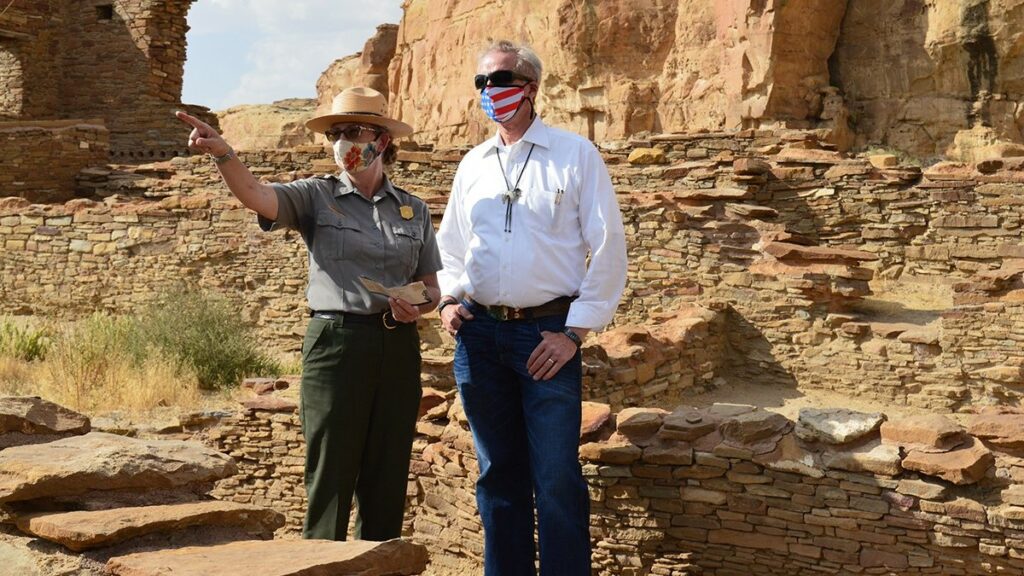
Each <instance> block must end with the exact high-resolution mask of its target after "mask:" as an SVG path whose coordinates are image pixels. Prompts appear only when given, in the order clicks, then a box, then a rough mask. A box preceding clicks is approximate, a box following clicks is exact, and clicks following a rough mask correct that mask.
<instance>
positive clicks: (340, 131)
mask: <svg viewBox="0 0 1024 576" xmlns="http://www.w3.org/2000/svg"><path fill="white" fill-rule="evenodd" d="M363 132H369V133H371V134H373V137H374V138H376V137H377V136H380V135H381V132H382V131H381V130H380V129H379V128H370V127H368V126H360V125H358V124H353V125H351V126H345V127H344V128H331V129H330V130H328V131H326V132H324V136H327V140H328V141H329V142H331V143H334V142H337V141H338V140H339V139H340V138H344V139H345V140H348V141H349V142H355V141H356V140H358V139H359V137H360V136H362V135H363Z"/></svg>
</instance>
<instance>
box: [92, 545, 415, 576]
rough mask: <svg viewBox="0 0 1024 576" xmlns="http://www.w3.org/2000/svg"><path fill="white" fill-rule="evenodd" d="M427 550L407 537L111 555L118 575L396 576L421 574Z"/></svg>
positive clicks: (112, 568) (113, 571)
mask: <svg viewBox="0 0 1024 576" xmlns="http://www.w3.org/2000/svg"><path fill="white" fill-rule="evenodd" d="M426 566H427V549H426V548H425V547H424V546H421V545H419V544H413V543H411V542H406V541H404V540H398V539H396V540H388V541H387V542H366V541H362V540H355V541H351V542H333V541H330V540H271V541H246V542H232V543H230V544H223V545H220V546H203V547H200V546H190V547H187V548H179V549H177V550H162V551H157V552H143V553H139V554H129V555H127V556H118V557H115V558H111V559H110V561H109V562H107V570H108V571H110V573H111V574H114V575H115V576H210V575H211V574H216V575H217V576H392V575H395V576H397V575H403V576H404V575H412V574H420V573H422V572H423V570H424V569H425V568H426Z"/></svg>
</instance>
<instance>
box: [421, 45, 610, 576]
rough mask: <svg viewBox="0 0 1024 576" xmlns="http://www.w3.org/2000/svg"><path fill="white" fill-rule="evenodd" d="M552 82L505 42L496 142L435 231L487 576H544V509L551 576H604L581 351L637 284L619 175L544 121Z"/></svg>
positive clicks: (461, 181) (490, 77)
mask: <svg viewBox="0 0 1024 576" xmlns="http://www.w3.org/2000/svg"><path fill="white" fill-rule="evenodd" d="M540 78H541V62H540V59H539V58H538V57H537V55H536V54H534V53H533V51H532V50H530V49H529V48H527V47H524V46H517V45H515V44H512V43H510V42H506V41H501V42H496V43H495V44H493V45H491V46H490V47H489V48H488V49H487V51H486V52H485V53H484V55H483V56H482V57H481V59H480V61H479V63H478V74H477V76H476V78H475V85H476V88H477V90H479V91H480V93H481V107H482V108H483V110H484V112H485V113H486V114H487V115H488V116H489V117H491V119H493V120H494V121H495V122H497V128H498V130H497V134H496V135H495V136H494V137H493V138H491V139H489V140H487V141H486V142H484V143H483V144H481V145H479V146H477V147H476V148H474V149H473V150H471V151H470V152H469V153H468V154H467V155H466V157H465V158H463V160H462V163H461V164H460V165H459V169H458V171H457V172H456V174H455V181H454V182H453V184H452V192H451V196H450V197H449V200H448V207H447V208H446V210H445V213H444V219H443V220H442V221H441V227H440V230H439V231H438V233H437V241H438V245H439V247H440V250H441V260H442V263H443V266H444V268H443V270H441V271H440V272H439V273H438V280H439V283H440V286H441V293H442V294H444V295H445V296H444V297H442V298H441V303H440V306H439V307H438V309H439V311H440V315H441V321H442V323H443V324H444V326H445V328H446V329H447V330H448V331H449V332H451V333H452V334H454V335H455V338H456V349H455V379H456V382H457V383H458V387H459V393H460V395H461V397H462V403H463V406H464V407H465V411H466V417H467V418H468V420H469V424H470V428H471V430H472V432H473V440H474V443H475V445H476V452H477V458H478V460H479V464H480V477H479V479H478V480H477V484H476V488H477V504H478V506H479V508H480V515H481V518H482V520H483V525H484V570H485V574H486V576H519V575H533V574H535V568H534V562H535V558H536V553H535V547H534V539H533V530H534V513H533V510H534V504H536V508H537V532H538V540H539V548H540V570H541V574H542V575H546V576H577V575H578V576H589V575H590V573H591V571H590V533H589V515H590V499H589V495H588V492H587V485H586V482H585V481H584V480H583V474H582V471H581V469H580V464H579V431H580V418H581V416H580V411H581V408H580V406H581V401H582V393H581V381H582V366H581V359H580V352H579V348H580V345H581V342H582V340H583V338H585V337H586V335H587V333H588V332H590V331H591V330H600V329H601V328H603V327H604V326H605V325H606V324H607V323H608V322H609V321H610V320H611V319H612V316H613V314H614V313H615V309H616V307H617V305H618V301H619V299H620V298H621V296H622V291H623V288H624V287H625V283H626V243H625V234H624V232H623V228H622V218H621V215H620V213H619V206H618V203H617V202H616V200H615V192H614V190H613V189H612V182H611V178H610V177H609V176H608V170H607V168H606V167H605V165H604V162H603V161H602V160H601V156H600V155H599V154H598V152H597V149H596V148H595V147H594V145H593V144H592V143H591V142H590V141H588V140H587V139H585V138H582V137H580V136H578V135H576V134H573V133H570V132H566V131H564V130H559V129H556V128H551V127H548V126H546V125H544V123H543V122H542V121H541V119H540V118H539V117H538V116H537V115H536V112H535V110H534V100H535V98H536V96H537V92H538V90H539V89H540V85H539V81H540ZM588 255H589V265H588V261H587V258H588Z"/></svg>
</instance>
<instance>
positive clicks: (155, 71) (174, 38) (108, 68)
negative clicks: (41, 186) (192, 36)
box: [0, 0, 191, 195]
mask: <svg viewBox="0 0 1024 576" xmlns="http://www.w3.org/2000/svg"><path fill="white" fill-rule="evenodd" d="M190 7H191V1H190V0H188V1H181V2H178V1H171V0H105V1H103V0H75V1H73V2H57V1H56V0H26V1H19V2H16V3H14V4H13V5H12V7H11V9H10V10H8V11H7V12H6V13H5V14H4V15H3V16H2V17H0V88H3V90H0V94H3V96H2V97H0V117H3V118H7V119H12V120H21V121H29V120H32V121H42V120H57V119H80V118H101V119H103V121H104V123H105V124H106V126H107V128H108V129H109V130H110V145H111V148H110V149H111V153H112V155H113V156H114V157H116V158H130V159H140V158H167V157H170V156H174V155H178V154H184V153H186V151H185V149H184V146H183V140H182V132H181V127H180V123H179V122H178V121H177V120H176V119H175V118H174V116H173V113H174V110H176V109H180V108H182V104H181V103H180V100H181V83H182V77H183V74H184V64H185V33H186V32H187V30H188V25H187V23H186V15H187V13H188V10H189V8H190ZM35 168H36V169H42V166H41V165H39V166H35ZM4 192H5V191H2V190H0V195H5V194H4Z"/></svg>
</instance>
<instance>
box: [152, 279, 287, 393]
mask: <svg viewBox="0 0 1024 576" xmlns="http://www.w3.org/2000/svg"><path fill="white" fill-rule="evenodd" d="M138 331H139V335H140V337H141V339H142V340H143V341H144V342H145V343H146V344H147V345H149V346H155V347H157V348H159V349H161V350H163V351H164V352H165V353H168V354H173V355H174V356H176V357H177V358H179V359H180V360H181V361H182V362H183V363H185V364H186V365H187V366H189V367H191V368H192V369H193V370H195V373H196V375H197V376H198V378H199V386H200V387H201V388H204V389H208V390H210V389H216V388H224V387H229V386H235V385H237V384H238V383H239V381H241V380H242V379H243V378H245V377H247V376H264V375H277V374H279V373H280V366H279V365H278V363H277V362H275V361H274V360H273V359H271V358H270V357H268V356H266V355H265V354H263V353H261V352H260V351H259V350H258V348H257V339H256V336H255V335H254V334H253V332H252V330H251V329H250V327H249V326H248V325H247V324H245V322H243V321H242V319H241V318H240V316H239V314H238V307H237V306H235V305H233V304H232V303H230V302H229V301H227V300H226V299H225V298H223V297H219V296H215V295H211V294H206V293H199V292H192V291H185V290H176V291H173V292H170V293H167V294H165V295H163V296H162V297H160V298H158V299H157V300H156V301H154V302H153V303H152V304H151V305H150V306H149V307H148V308H147V310H146V312H145V314H143V315H142V316H140V317H139V319H138Z"/></svg>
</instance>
